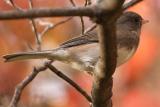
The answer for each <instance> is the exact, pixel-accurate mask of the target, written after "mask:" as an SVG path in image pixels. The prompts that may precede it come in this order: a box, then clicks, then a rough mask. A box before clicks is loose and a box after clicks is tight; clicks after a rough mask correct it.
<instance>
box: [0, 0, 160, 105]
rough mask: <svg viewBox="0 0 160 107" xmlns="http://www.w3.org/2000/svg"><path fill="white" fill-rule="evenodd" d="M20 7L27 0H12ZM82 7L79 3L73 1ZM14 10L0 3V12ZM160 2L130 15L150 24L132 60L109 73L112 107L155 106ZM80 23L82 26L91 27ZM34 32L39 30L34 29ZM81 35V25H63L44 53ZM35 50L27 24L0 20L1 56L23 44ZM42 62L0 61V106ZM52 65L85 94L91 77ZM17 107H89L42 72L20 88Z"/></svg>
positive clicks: (54, 0) (50, 0) (153, 0)
mask: <svg viewBox="0 0 160 107" xmlns="http://www.w3.org/2000/svg"><path fill="white" fill-rule="evenodd" d="M13 1H14V2H15V3H16V4H17V5H18V6H19V7H21V8H23V9H28V8H29V6H28V0H13ZM75 2H76V4H77V5H79V6H82V5H83V4H84V0H75ZM33 3H34V8H55V7H70V6H72V5H71V3H70V2H69V0H33ZM12 9H13V8H12V7H11V6H9V5H8V4H6V3H5V2H4V0H0V11H7V10H12ZM159 9H160V0H145V1H143V2H141V3H139V4H137V5H135V6H134V7H132V8H130V9H129V10H130V11H135V12H137V13H139V14H141V15H142V16H143V18H144V19H147V20H149V23H148V24H146V25H144V26H143V29H142V34H141V41H140V46H139V48H138V51H137V52H136V54H135V55H134V57H133V58H132V59H131V60H130V61H129V62H127V63H126V64H124V65H122V66H121V67H119V68H117V69H116V73H115V74H114V89H113V104H114V107H160V91H159V90H160V79H159V78H160V72H159V71H160V48H159V42H160V28H159V25H160V12H159ZM64 19H66V18H65V17H64V18H45V19H42V20H44V21H48V22H50V23H53V24H55V23H57V22H59V21H61V20H64ZM90 25H91V23H90V21H89V19H87V18H85V27H86V28H87V27H88V26H90ZM37 28H38V31H39V32H41V31H42V30H43V29H44V28H43V26H40V25H38V24H37ZM80 33H81V22H80V19H79V17H75V18H73V19H72V20H70V21H68V22H67V23H65V24H63V25H60V26H58V27H56V28H55V29H52V30H50V31H49V32H48V33H47V34H45V35H44V36H43V38H42V48H43V49H53V48H56V47H57V46H58V45H59V44H60V43H62V42H63V41H65V40H67V39H69V38H71V37H73V36H78V34H80ZM28 43H29V44H30V45H32V46H33V47H36V44H35V36H34V33H33V32H32V29H31V25H30V23H29V20H27V19H25V20H24V19H23V20H7V21H0V56H3V55H5V54H8V53H13V52H22V51H29V50H30V49H29V48H28V46H27V45H26V44H28ZM42 62H43V61H42V60H28V61H19V62H12V63H4V60H3V59H2V57H0V107H5V106H7V105H8V103H9V102H10V100H11V97H12V95H13V92H14V88H15V86H16V85H17V84H18V83H19V82H20V81H22V80H23V78H25V77H26V76H27V75H28V74H29V72H31V71H32V69H33V67H34V66H35V65H40V64H41V63H42ZM54 65H55V66H56V67H57V68H58V69H60V70H61V71H63V72H64V73H65V74H67V75H68V76H70V77H71V78H72V79H73V80H75V81H76V82H77V83H79V84H80V85H81V86H82V87H83V88H84V89H85V90H87V92H88V93H90V90H91V84H92V78H91V77H90V76H89V75H88V74H85V73H83V72H80V71H76V70H75V69H71V68H69V67H68V66H67V65H65V64H62V63H60V62H56V63H54ZM19 105H20V107H89V104H88V102H87V101H86V100H85V98H83V96H81V95H80V94H79V93H78V92H76V91H75V90H74V89H73V88H72V87H71V86H69V85H68V84H66V83H65V82H64V81H63V80H61V79H60V78H58V77H57V76H55V75H54V74H53V73H52V72H50V71H45V72H41V73H40V74H39V75H38V76H37V77H36V79H34V80H33V81H32V83H31V84H29V86H28V87H26V88H25V90H24V92H23V95H22V97H21V101H20V104H19Z"/></svg>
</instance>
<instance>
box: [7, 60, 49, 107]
mask: <svg viewBox="0 0 160 107" xmlns="http://www.w3.org/2000/svg"><path fill="white" fill-rule="evenodd" d="M49 63H52V61H50V62H49ZM46 69H47V67H46V66H42V67H39V68H34V69H33V71H32V72H31V73H30V74H29V75H28V76H27V77H26V78H25V79H24V80H23V81H22V82H21V83H19V84H18V85H17V86H16V89H15V92H14V95H13V97H12V100H11V103H10V105H9V107H17V104H18V102H19V100H20V97H21V94H22V91H23V89H24V88H25V87H26V86H27V85H28V84H29V83H30V82H31V81H32V80H33V79H34V78H35V77H36V76H37V74H38V73H39V72H41V71H44V70H46Z"/></svg>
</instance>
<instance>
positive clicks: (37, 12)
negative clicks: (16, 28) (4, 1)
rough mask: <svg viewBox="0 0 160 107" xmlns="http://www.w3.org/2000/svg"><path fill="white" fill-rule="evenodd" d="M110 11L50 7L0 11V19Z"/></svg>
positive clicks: (102, 13)
mask: <svg viewBox="0 0 160 107" xmlns="http://www.w3.org/2000/svg"><path fill="white" fill-rule="evenodd" d="M109 12H110V11H107V10H106V11H102V10H101V9H96V8H93V7H89V6H88V7H74V8H54V9H53V8H50V9H42V8H39V9H32V10H24V11H16V10H14V11H13V10H11V11H7V12H4V11H3V12H1V13H0V20H9V19H24V18H38V17H39V18H40V17H52V16H54V17H63V16H88V17H92V16H97V15H100V14H101V15H107V14H109Z"/></svg>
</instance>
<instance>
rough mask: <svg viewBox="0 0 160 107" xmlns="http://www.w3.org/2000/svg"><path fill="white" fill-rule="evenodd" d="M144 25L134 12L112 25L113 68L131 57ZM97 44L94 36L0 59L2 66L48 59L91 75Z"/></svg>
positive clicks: (123, 16) (94, 34)
mask: <svg viewBox="0 0 160 107" xmlns="http://www.w3.org/2000/svg"><path fill="white" fill-rule="evenodd" d="M145 22H147V21H145V20H143V19H142V17H141V16H140V15H139V14H137V13H135V12H125V13H123V15H121V16H120V17H119V18H118V19H117V22H116V28H117V30H116V36H117V49H118V51H117V52H118V53H117V55H118V56H117V66H119V65H121V64H123V63H124V62H126V61H127V60H128V59H129V58H131V56H133V54H134V53H135V51H136V49H137V47H138V44H139V38H140V32H141V27H142V24H143V23H145ZM99 51H100V49H99V44H98V37H97V34H96V32H95V31H94V32H90V33H87V34H85V35H83V36H82V35H81V36H79V37H76V38H73V39H71V40H68V41H66V42H64V43H62V44H61V45H60V47H59V48H57V49H53V50H45V51H41V52H37V51H34V52H22V53H15V54H9V55H5V56H3V57H4V58H5V59H6V62H10V61H16V60H24V59H40V58H48V59H53V60H58V61H61V62H64V63H67V64H69V65H70V66H71V67H73V68H76V69H78V70H84V71H87V72H92V71H93V70H94V68H95V64H96V63H97V61H98V58H99Z"/></svg>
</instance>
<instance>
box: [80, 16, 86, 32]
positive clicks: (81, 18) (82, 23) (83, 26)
mask: <svg viewBox="0 0 160 107" xmlns="http://www.w3.org/2000/svg"><path fill="white" fill-rule="evenodd" d="M80 20H81V28H82V30H81V33H82V34H84V30H85V25H84V20H83V17H82V16H81V17H80Z"/></svg>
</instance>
